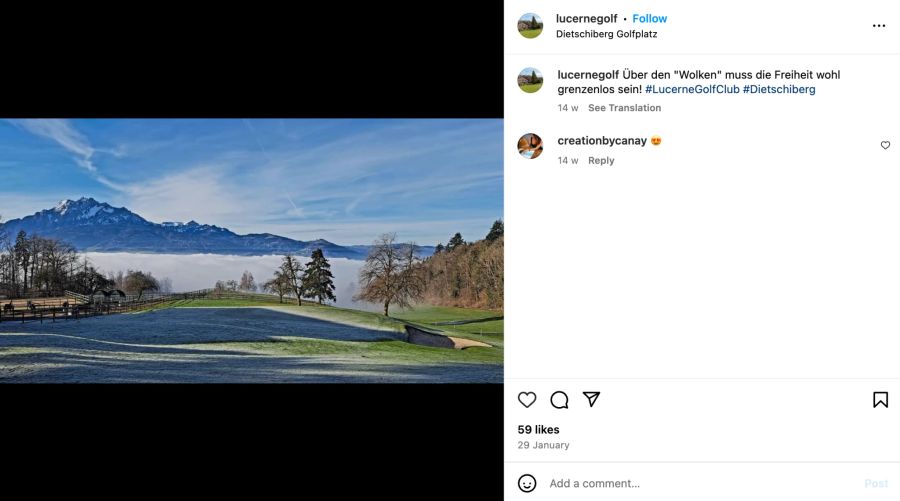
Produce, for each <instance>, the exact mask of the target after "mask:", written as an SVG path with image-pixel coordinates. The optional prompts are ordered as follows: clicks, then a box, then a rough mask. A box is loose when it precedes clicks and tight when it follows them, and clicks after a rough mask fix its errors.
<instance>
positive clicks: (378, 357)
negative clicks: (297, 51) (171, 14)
mask: <svg viewBox="0 0 900 501" xmlns="http://www.w3.org/2000/svg"><path fill="white" fill-rule="evenodd" d="M310 138H313V139H312V140H313V142H312V143H311V142H310V141H311V139H310ZM447 138H453V140H452V141H448V140H447ZM501 141H502V126H501V122H500V121H499V120H252V121H250V120H224V119H217V120H56V119H47V120H7V121H0V146H3V147H4V148H6V151H7V152H8V155H7V156H8V157H9V158H10V159H11V162H13V163H16V164H17V165H19V164H20V165H28V166H33V172H31V174H30V175H26V174H25V173H24V172H21V173H15V172H14V173H13V174H12V175H11V176H10V178H9V179H8V180H7V183H6V187H4V188H0V193H2V191H3V190H9V191H8V193H6V194H0V210H2V214H3V218H2V219H0V383H501V382H502V380H503V339H504V330H503V323H504V322H503V255H504V251H503V240H504V238H503V220H502V207H503V200H502V185H503V178H502V171H503V169H502V159H501V156H502V153H501V148H500V146H499V144H500V142H501ZM460 144H462V145H465V146H464V147H460V146H459V145H460ZM473 155H474V156H473ZM213 165H214V166H215V168H212V167H210V166H213ZM423 166H427V168H424V167H423ZM12 193H15V196H13V195H12ZM53 200H56V201H55V202H53ZM182 221H187V222H182Z"/></svg>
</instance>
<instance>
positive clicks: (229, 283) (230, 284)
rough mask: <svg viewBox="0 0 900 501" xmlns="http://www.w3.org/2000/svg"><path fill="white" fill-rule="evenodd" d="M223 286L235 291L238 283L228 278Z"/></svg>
mask: <svg viewBox="0 0 900 501" xmlns="http://www.w3.org/2000/svg"><path fill="white" fill-rule="evenodd" d="M225 288H226V289H228V290H229V291H231V292H237V288H238V283H237V280H229V281H227V282H225Z"/></svg>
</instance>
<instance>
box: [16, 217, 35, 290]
mask: <svg viewBox="0 0 900 501" xmlns="http://www.w3.org/2000/svg"><path fill="white" fill-rule="evenodd" d="M13 254H14V255H15V262H16V264H17V265H18V266H21V267H22V272H23V274H24V276H23V277H22V292H28V264H29V263H31V250H30V249H29V247H28V236H27V235H26V234H25V231H19V234H18V235H16V245H15V247H13Z"/></svg>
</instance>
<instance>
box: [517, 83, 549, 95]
mask: <svg viewBox="0 0 900 501" xmlns="http://www.w3.org/2000/svg"><path fill="white" fill-rule="evenodd" d="M542 85H544V84H542V83H537V84H522V85H520V86H519V88H520V89H522V90H523V91H525V92H527V93H529V94H531V93H533V92H537V91H539V90H540V89H541V86H542Z"/></svg>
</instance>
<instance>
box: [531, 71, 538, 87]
mask: <svg viewBox="0 0 900 501" xmlns="http://www.w3.org/2000/svg"><path fill="white" fill-rule="evenodd" d="M531 83H533V84H535V83H537V72H535V71H534V70H531Z"/></svg>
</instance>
